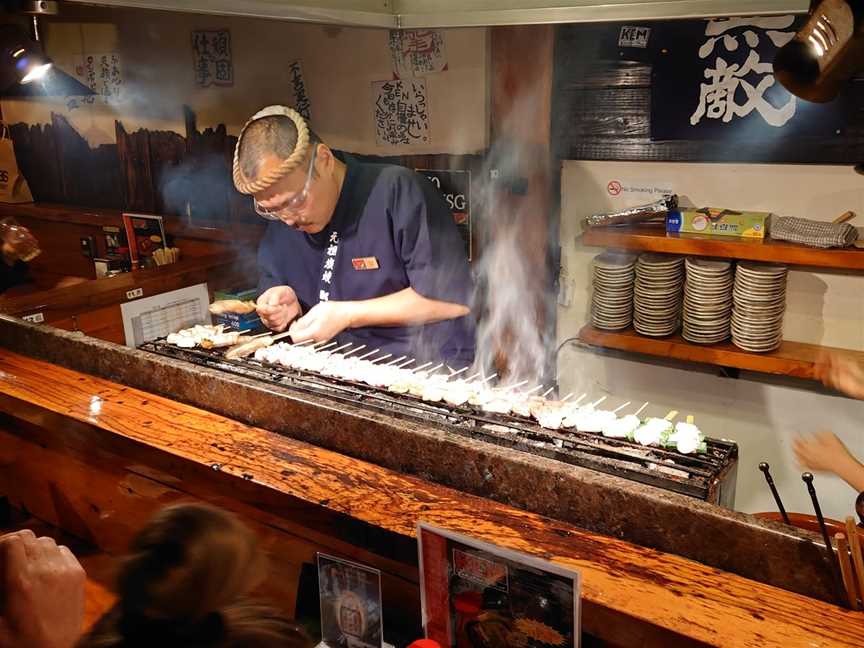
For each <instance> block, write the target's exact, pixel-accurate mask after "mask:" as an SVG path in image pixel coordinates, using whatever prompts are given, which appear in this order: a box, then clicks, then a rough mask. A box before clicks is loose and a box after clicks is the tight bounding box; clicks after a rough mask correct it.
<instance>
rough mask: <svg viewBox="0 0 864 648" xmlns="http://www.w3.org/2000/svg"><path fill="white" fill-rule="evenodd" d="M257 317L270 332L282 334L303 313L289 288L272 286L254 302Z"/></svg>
mask: <svg viewBox="0 0 864 648" xmlns="http://www.w3.org/2000/svg"><path fill="white" fill-rule="evenodd" d="M256 305H257V309H256V310H257V311H258V315H260V316H261V321H262V322H263V323H264V326H266V327H267V328H269V329H270V330H271V331H277V332H282V331H284V330H285V329H286V328H288V325H289V324H290V323H291V322H292V321H294V320H295V319H296V318H297V317H299V316H300V314H301V313H302V312H303V309H302V308H301V307H300V302H299V301H297V295H296V293H295V292H294V289H293V288H291V287H290V286H273V287H272V288H268V289H267V290H265V291H264V292H263V293H262V294H261V296H260V297H259V298H258V301H257V302H256Z"/></svg>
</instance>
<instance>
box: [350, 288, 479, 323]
mask: <svg viewBox="0 0 864 648" xmlns="http://www.w3.org/2000/svg"><path fill="white" fill-rule="evenodd" d="M346 303H347V304H348V305H349V309H350V312H351V316H350V328H362V327H365V326H414V325H419V324H428V323H431V322H440V321H442V320H449V319H456V318H457V317H462V316H464V315H467V314H468V313H470V312H471V309H469V308H468V307H467V306H464V305H462V304H454V303H451V302H444V301H438V300H436V299H428V298H426V297H423V296H422V295H420V294H419V293H417V292H415V291H414V290H413V289H412V288H405V289H404V290H400V291H398V292H395V293H392V294H390V295H385V296H384V297H375V298H374V299H364V300H360V301H352V302H346Z"/></svg>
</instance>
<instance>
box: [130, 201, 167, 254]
mask: <svg viewBox="0 0 864 648" xmlns="http://www.w3.org/2000/svg"><path fill="white" fill-rule="evenodd" d="M123 227H124V229H125V230H126V241H127V242H128V243H129V260H130V261H131V262H132V266H133V267H134V266H135V264H137V263H143V261H144V259H146V258H147V257H151V256H153V252H155V251H156V250H157V249H158V248H164V247H167V246H168V241H167V240H166V238H165V224H164V221H163V219H162V217H161V216H155V215H151V214H128V213H125V214H123Z"/></svg>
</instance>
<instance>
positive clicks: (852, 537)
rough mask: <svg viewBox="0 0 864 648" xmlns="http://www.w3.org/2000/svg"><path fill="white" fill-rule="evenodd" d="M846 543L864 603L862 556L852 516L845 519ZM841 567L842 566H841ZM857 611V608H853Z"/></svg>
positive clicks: (863, 563)
mask: <svg viewBox="0 0 864 648" xmlns="http://www.w3.org/2000/svg"><path fill="white" fill-rule="evenodd" d="M846 541H847V542H848V543H849V551H850V553H851V554H852V564H853V565H854V567H855V569H854V570H853V573H854V574H855V581H856V584H857V585H858V592H859V594H860V595H861V600H862V601H864V554H862V553H861V539H860V538H859V537H858V527H857V526H856V525H855V520H854V519H853V518H852V516H851V515H850V516H848V517H847V518H846ZM841 566H842V565H841ZM854 609H856V610H857V609H858V608H854Z"/></svg>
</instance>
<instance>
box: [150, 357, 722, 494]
mask: <svg viewBox="0 0 864 648" xmlns="http://www.w3.org/2000/svg"><path fill="white" fill-rule="evenodd" d="M140 348H141V349H142V350H145V351H149V352H152V353H156V354H159V355H163V356H167V357H170V358H174V359H177V360H183V361H186V362H190V363H192V364H195V365H198V366H206V367H211V368H215V369H218V370H220V371H226V372H229V373H232V374H234V375H239V376H244V377H247V378H252V379H254V380H258V381H262V382H265V383H269V384H277V385H280V386H283V387H289V388H291V389H294V390H296V391H299V392H303V393H306V394H312V395H315V396H319V397H322V396H323V397H326V398H328V399H330V400H332V401H334V402H339V403H346V404H351V405H355V406H356V405H358V404H359V405H360V406H361V407H364V408H367V409H370V410H375V411H377V412H380V413H383V414H386V415H389V416H395V417H398V418H402V419H409V420H412V421H414V422H419V423H422V424H424V425H428V426H433V427H435V428H437V429H444V430H446V431H449V432H452V433H455V434H460V435H462V436H465V437H468V438H471V439H475V440H480V441H485V442H488V443H494V444H496V445H499V446H502V447H507V448H512V449H515V450H519V451H523V452H527V453H531V454H534V455H539V456H543V457H546V458H548V459H554V460H556V461H560V462H562V463H565V464H571V465H575V466H582V467H585V468H591V469H593V470H598V471H601V472H604V473H608V474H613V475H617V476H619V477H626V478H628V479H632V480H634V481H638V482H641V483H644V484H649V485H651V486H657V487H659V488H664V489H667V490H671V491H674V492H677V493H682V494H684V495H690V496H692V497H698V498H699V499H713V496H714V490H715V488H716V487H717V486H718V485H720V484H721V482H723V480H724V479H726V477H727V475H730V474H731V475H732V477H731V478H732V479H734V467H735V464H736V463H737V457H738V446H737V445H736V444H735V443H733V442H731V441H724V440H718V439H707V446H708V451H707V453H704V454H698V455H695V454H694V455H685V454H681V453H679V452H677V451H674V450H671V449H666V448H655V447H645V446H641V445H639V444H637V443H634V442H631V441H627V440H626V439H610V438H606V437H603V436H601V435H599V434H593V433H589V432H578V431H573V430H567V431H556V430H547V429H545V428H542V427H540V426H539V425H538V424H537V423H536V422H535V421H534V420H533V419H528V418H523V417H521V416H517V415H512V414H510V415H503V414H489V413H486V412H483V411H481V410H478V409H474V408H473V407H471V406H470V405H465V406H463V407H451V406H449V405H445V404H442V403H427V402H425V401H423V400H422V399H420V398H419V397H416V396H412V395H410V394H393V393H390V392H388V391H386V390H382V389H378V388H375V387H371V386H369V385H366V384H364V383H356V382H353V381H348V380H343V379H338V378H331V377H324V376H321V375H318V374H315V373H311V372H306V371H301V370H298V369H292V368H288V367H283V366H281V365H271V364H265V363H262V362H259V361H257V360H254V359H252V358H244V359H242V360H227V359H225V358H224V356H223V350H221V349H209V350H207V349H200V348H195V349H182V348H179V347H176V346H174V345H170V344H168V343H167V342H165V341H164V340H154V341H152V342H146V343H145V344H143V345H142V346H141V347H140ZM732 487H733V488H734V484H732Z"/></svg>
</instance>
